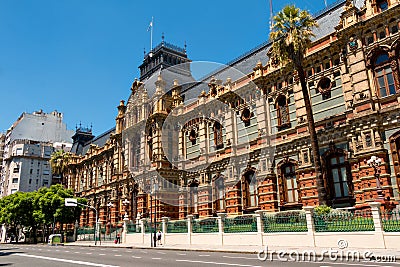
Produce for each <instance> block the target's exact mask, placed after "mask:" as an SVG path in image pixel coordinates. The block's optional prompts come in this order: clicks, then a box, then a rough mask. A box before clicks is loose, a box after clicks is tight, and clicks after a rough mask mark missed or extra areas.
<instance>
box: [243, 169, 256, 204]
mask: <svg viewBox="0 0 400 267" xmlns="http://www.w3.org/2000/svg"><path fill="white" fill-rule="evenodd" d="M244 177H245V179H244V180H245V181H244V182H245V185H244V189H245V192H244V199H243V200H244V204H245V207H246V208H255V207H257V206H258V196H257V178H256V174H255V172H254V171H248V172H247V173H246V174H245V175H244Z"/></svg>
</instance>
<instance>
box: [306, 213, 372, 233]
mask: <svg viewBox="0 0 400 267" xmlns="http://www.w3.org/2000/svg"><path fill="white" fill-rule="evenodd" d="M313 219H314V224H315V231H316V232H357V231H374V230H375V226H374V221H373V219H372V214H371V212H370V211H358V212H350V211H346V210H333V211H332V212H330V213H327V214H317V213H314V215H313Z"/></svg>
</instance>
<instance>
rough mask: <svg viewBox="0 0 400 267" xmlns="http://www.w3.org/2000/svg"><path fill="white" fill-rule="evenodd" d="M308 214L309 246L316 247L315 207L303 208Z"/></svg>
mask: <svg viewBox="0 0 400 267" xmlns="http://www.w3.org/2000/svg"><path fill="white" fill-rule="evenodd" d="M303 209H304V211H305V212H306V222H307V235H308V237H309V244H310V246H312V247H315V237H314V235H315V225H314V218H313V215H314V207H312V206H307V207H304V208H303Z"/></svg>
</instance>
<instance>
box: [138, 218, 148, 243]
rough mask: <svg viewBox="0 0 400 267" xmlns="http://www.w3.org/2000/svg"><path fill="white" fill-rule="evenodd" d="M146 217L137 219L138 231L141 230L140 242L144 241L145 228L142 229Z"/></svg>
mask: <svg viewBox="0 0 400 267" xmlns="http://www.w3.org/2000/svg"><path fill="white" fill-rule="evenodd" d="M145 220H146V219H140V220H139V223H140V232H141V234H142V235H141V236H142V242H141V243H142V244H143V243H144V233H145V229H144V221H145Z"/></svg>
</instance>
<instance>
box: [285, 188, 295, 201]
mask: <svg viewBox="0 0 400 267" xmlns="http://www.w3.org/2000/svg"><path fill="white" fill-rule="evenodd" d="M287 201H288V202H289V203H291V202H294V200H293V191H292V190H288V199H287Z"/></svg>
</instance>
